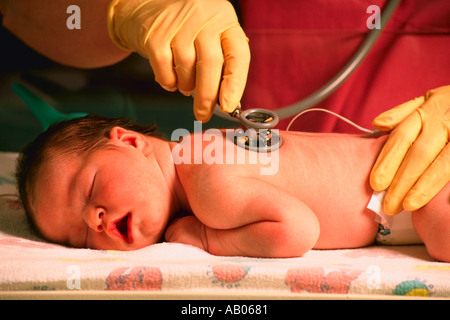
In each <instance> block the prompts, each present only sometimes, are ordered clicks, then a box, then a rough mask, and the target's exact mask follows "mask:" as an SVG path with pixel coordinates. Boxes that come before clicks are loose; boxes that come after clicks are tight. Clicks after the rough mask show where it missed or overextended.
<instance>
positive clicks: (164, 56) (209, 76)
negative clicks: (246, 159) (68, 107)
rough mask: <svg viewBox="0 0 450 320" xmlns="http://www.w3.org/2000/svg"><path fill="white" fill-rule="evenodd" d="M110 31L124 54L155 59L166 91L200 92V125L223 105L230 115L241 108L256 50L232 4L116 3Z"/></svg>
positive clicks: (218, 0)
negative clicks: (128, 53)
mask: <svg viewBox="0 0 450 320" xmlns="http://www.w3.org/2000/svg"><path fill="white" fill-rule="evenodd" d="M108 30H109V34H110V37H111V39H112V40H113V42H114V43H115V44H116V45H117V46H118V47H119V48H122V49H124V50H131V51H135V52H138V53H139V54H140V55H142V56H143V57H145V58H147V59H149V61H150V65H151V66H152V69H153V72H154V74H155V80H156V81H157V82H158V83H159V84H160V85H161V86H162V87H163V88H165V89H166V90H169V91H175V90H176V89H177V88H178V90H179V91H180V92H182V93H183V94H185V95H189V94H191V93H192V92H194V114H195V117H196V118H197V120H199V121H202V122H206V121H208V120H209V119H210V118H211V116H212V113H213V112H214V107H215V105H216V103H217V101H218V100H219V103H220V106H221V109H222V111H224V112H232V111H233V110H234V109H235V108H236V107H237V106H238V105H239V102H240V100H241V97H242V94H243V91H244V87H245V83H246V81H247V73H248V67H249V63H250V49H249V46H248V39H247V37H246V36H245V33H244V31H243V30H242V28H241V27H240V25H239V22H238V19H237V16H236V13H235V11H234V8H233V6H232V5H231V4H230V3H229V2H228V1H226V0H113V1H112V2H111V4H110V6H109V9H108ZM219 91H220V92H219Z"/></svg>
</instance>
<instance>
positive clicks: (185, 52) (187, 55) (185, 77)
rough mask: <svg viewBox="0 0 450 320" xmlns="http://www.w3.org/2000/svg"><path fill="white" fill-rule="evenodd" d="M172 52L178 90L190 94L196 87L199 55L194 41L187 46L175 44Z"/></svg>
mask: <svg viewBox="0 0 450 320" xmlns="http://www.w3.org/2000/svg"><path fill="white" fill-rule="evenodd" d="M172 52H173V56H174V63H175V67H174V68H175V73H176V76H177V87H178V90H179V91H180V92H181V93H182V94H184V95H186V96H189V95H190V94H191V92H192V91H194V88H195V76H196V73H195V62H196V57H197V55H196V52H195V47H194V44H193V43H192V42H191V44H188V45H186V46H183V45H177V44H175V45H174V46H173V47H172Z"/></svg>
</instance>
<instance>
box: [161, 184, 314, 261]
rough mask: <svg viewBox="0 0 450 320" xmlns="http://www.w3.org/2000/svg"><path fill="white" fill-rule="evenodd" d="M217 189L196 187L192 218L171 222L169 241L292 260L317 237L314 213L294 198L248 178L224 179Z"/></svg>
mask: <svg viewBox="0 0 450 320" xmlns="http://www.w3.org/2000/svg"><path fill="white" fill-rule="evenodd" d="M218 181H220V182H221V183H220V185H218V188H217V190H211V189H209V188H205V187H204V188H199V190H198V192H197V193H195V194H196V197H195V199H193V200H194V201H192V207H193V208H192V209H193V211H194V212H195V215H196V216H195V217H193V216H190V217H184V218H181V219H179V220H177V221H175V222H174V223H173V224H172V225H171V226H170V227H169V228H168V229H167V232H166V239H167V240H168V241H172V242H181V243H186V244H191V245H194V246H197V247H200V248H203V249H205V250H206V251H208V252H210V253H212V254H214V255H224V256H233V255H239V256H255V257H293V256H301V255H303V254H304V253H305V252H307V251H308V250H310V249H311V248H312V247H313V246H314V244H315V243H316V241H317V239H318V237H319V229H320V228H319V222H318V220H317V218H316V216H315V215H314V213H313V212H312V211H311V209H309V208H308V207H307V206H306V205H305V204H304V203H302V202H301V201H300V200H298V199H297V198H296V197H294V196H293V195H291V194H289V193H288V192H285V191H283V190H280V189H278V188H276V187H274V186H272V185H270V184H268V183H265V182H263V181H260V180H258V179H252V178H242V177H239V178H233V177H223V179H222V180H218Z"/></svg>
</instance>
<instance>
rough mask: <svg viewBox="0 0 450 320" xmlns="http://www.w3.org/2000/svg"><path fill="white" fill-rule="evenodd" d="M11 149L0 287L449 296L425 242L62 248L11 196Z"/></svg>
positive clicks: (447, 280)
mask: <svg viewBox="0 0 450 320" xmlns="http://www.w3.org/2000/svg"><path fill="white" fill-rule="evenodd" d="M16 157H17V154H15V153H0V164H1V166H0V194H1V196H0V290H3V291H36V290H127V291H137V290H147V291H159V292H172V291H178V292H179V291H186V292H189V291H195V292H199V291H204V292H208V293H211V294H212V295H213V294H214V293H219V294H220V293H224V292H228V293H229V292H236V293H239V292H253V293H264V294H265V295H266V296H273V297H276V296H277V294H283V295H286V294H288V295H289V294H292V295H293V296H295V294H296V293H301V294H308V293H311V294H316V293H321V294H343V295H353V294H354V295H370V296H371V295H402V296H404V295H410V296H429V297H445V298H450V264H449V263H442V262H437V261H434V260H433V259H432V258H431V257H430V256H429V255H428V254H427V251H426V249H425V247H424V246H423V245H414V246H370V247H366V248H360V249H345V250H312V251H310V252H308V253H307V254H305V255H304V256H303V257H298V258H289V259H262V258H248V257H221V256H213V255H210V254H208V253H207V252H205V251H203V250H200V249H198V248H195V247H191V246H187V245H182V244H174V243H158V244H155V245H152V246H149V247H146V248H143V249H141V250H136V251H131V252H119V251H103V250H90V249H75V248H68V247H64V246H60V245H56V244H52V243H48V242H46V241H44V240H42V239H41V238H40V237H39V236H38V235H36V234H35V233H34V232H33V231H32V229H31V228H30V227H29V225H28V223H27V219H26V217H25V214H24V212H23V208H22V206H21V204H20V202H19V201H18V200H17V197H15V196H14V193H15V186H14V179H13V175H12V172H13V169H14V162H15V159H16Z"/></svg>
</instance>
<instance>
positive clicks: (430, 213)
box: [412, 183, 450, 262]
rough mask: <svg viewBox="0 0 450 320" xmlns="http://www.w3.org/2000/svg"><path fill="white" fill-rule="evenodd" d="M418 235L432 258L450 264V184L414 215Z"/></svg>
mask: <svg viewBox="0 0 450 320" xmlns="http://www.w3.org/2000/svg"><path fill="white" fill-rule="evenodd" d="M412 221H413V225H414V228H415V229H416V232H417V234H418V235H419V237H420V238H421V239H422V241H423V242H424V243H425V246H426V248H427V251H428V253H429V254H430V256H431V257H433V258H434V259H436V260H439V261H445V262H450V183H447V185H446V186H445V187H444V189H442V190H441V191H440V192H439V193H438V194H437V195H436V196H435V197H434V198H433V199H432V200H431V201H430V202H429V203H428V204H427V205H426V206H424V207H423V208H421V209H419V210H418V211H416V212H413V214H412Z"/></svg>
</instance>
